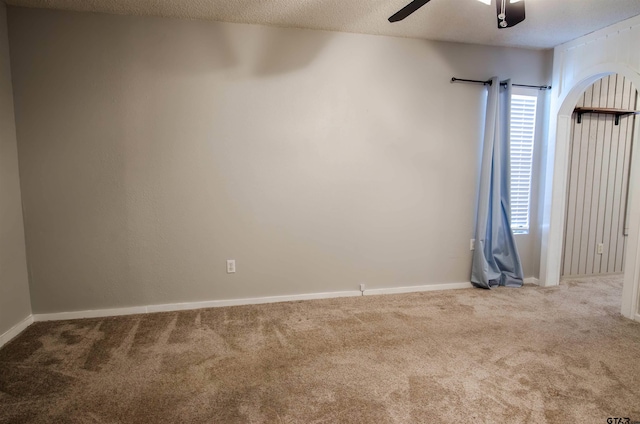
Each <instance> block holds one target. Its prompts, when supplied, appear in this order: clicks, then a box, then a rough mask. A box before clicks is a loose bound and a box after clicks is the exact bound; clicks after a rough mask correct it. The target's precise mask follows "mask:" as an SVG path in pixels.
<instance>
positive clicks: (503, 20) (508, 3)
mask: <svg viewBox="0 0 640 424" xmlns="http://www.w3.org/2000/svg"><path fill="white" fill-rule="evenodd" d="M503 7H504V12H503V9H502V8H503ZM496 10H497V12H498V29H505V28H511V27H513V26H516V25H518V24H519V23H520V22H522V21H524V18H525V14H524V0H516V1H515V2H514V1H513V0H496ZM503 13H504V15H503Z"/></svg>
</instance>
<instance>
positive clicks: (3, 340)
mask: <svg viewBox="0 0 640 424" xmlns="http://www.w3.org/2000/svg"><path fill="white" fill-rule="evenodd" d="M33 321H34V320H33V315H29V316H28V317H26V318H25V319H23V320H22V321H20V322H19V323H17V324H16V325H14V326H13V327H11V328H10V329H9V330H7V331H6V332H5V333H4V334H2V335H0V347H2V346H4V345H5V344H7V343H9V341H11V340H12V339H13V338H14V337H16V336H17V335H18V334H20V333H22V332H23V331H24V330H25V329H26V328H27V327H28V326H30V325H31V324H33Z"/></svg>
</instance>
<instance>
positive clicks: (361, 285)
mask: <svg viewBox="0 0 640 424" xmlns="http://www.w3.org/2000/svg"><path fill="white" fill-rule="evenodd" d="M360 291H361V292H364V284H360Z"/></svg>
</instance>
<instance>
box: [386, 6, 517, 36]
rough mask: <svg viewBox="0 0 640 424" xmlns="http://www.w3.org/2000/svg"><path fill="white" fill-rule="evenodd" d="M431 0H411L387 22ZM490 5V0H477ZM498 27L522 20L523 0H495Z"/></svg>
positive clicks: (403, 16)
mask: <svg viewBox="0 0 640 424" xmlns="http://www.w3.org/2000/svg"><path fill="white" fill-rule="evenodd" d="M430 1H431V0H413V1H412V2H411V3H409V4H408V5H406V6H405V7H403V8H402V9H400V10H399V11H398V12H396V13H395V14H394V15H393V16H391V17H390V18H389V22H398V21H401V20H403V19H404V18H406V17H407V16H409V15H411V14H412V13H413V12H415V11H416V10H418V9H420V8H421V7H422V6H424V5H425V4H427V3H429V2H430ZM478 1H480V2H482V3H484V4H487V5H491V0H478ZM496 11H497V13H498V28H499V29H504V28H510V27H512V26H516V25H518V24H519V23H520V22H522V21H524V0H496Z"/></svg>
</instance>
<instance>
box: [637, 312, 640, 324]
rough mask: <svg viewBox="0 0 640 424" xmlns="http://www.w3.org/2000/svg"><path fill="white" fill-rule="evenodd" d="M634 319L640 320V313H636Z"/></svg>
mask: <svg viewBox="0 0 640 424" xmlns="http://www.w3.org/2000/svg"><path fill="white" fill-rule="evenodd" d="M636 321H638V322H640V314H636Z"/></svg>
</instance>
